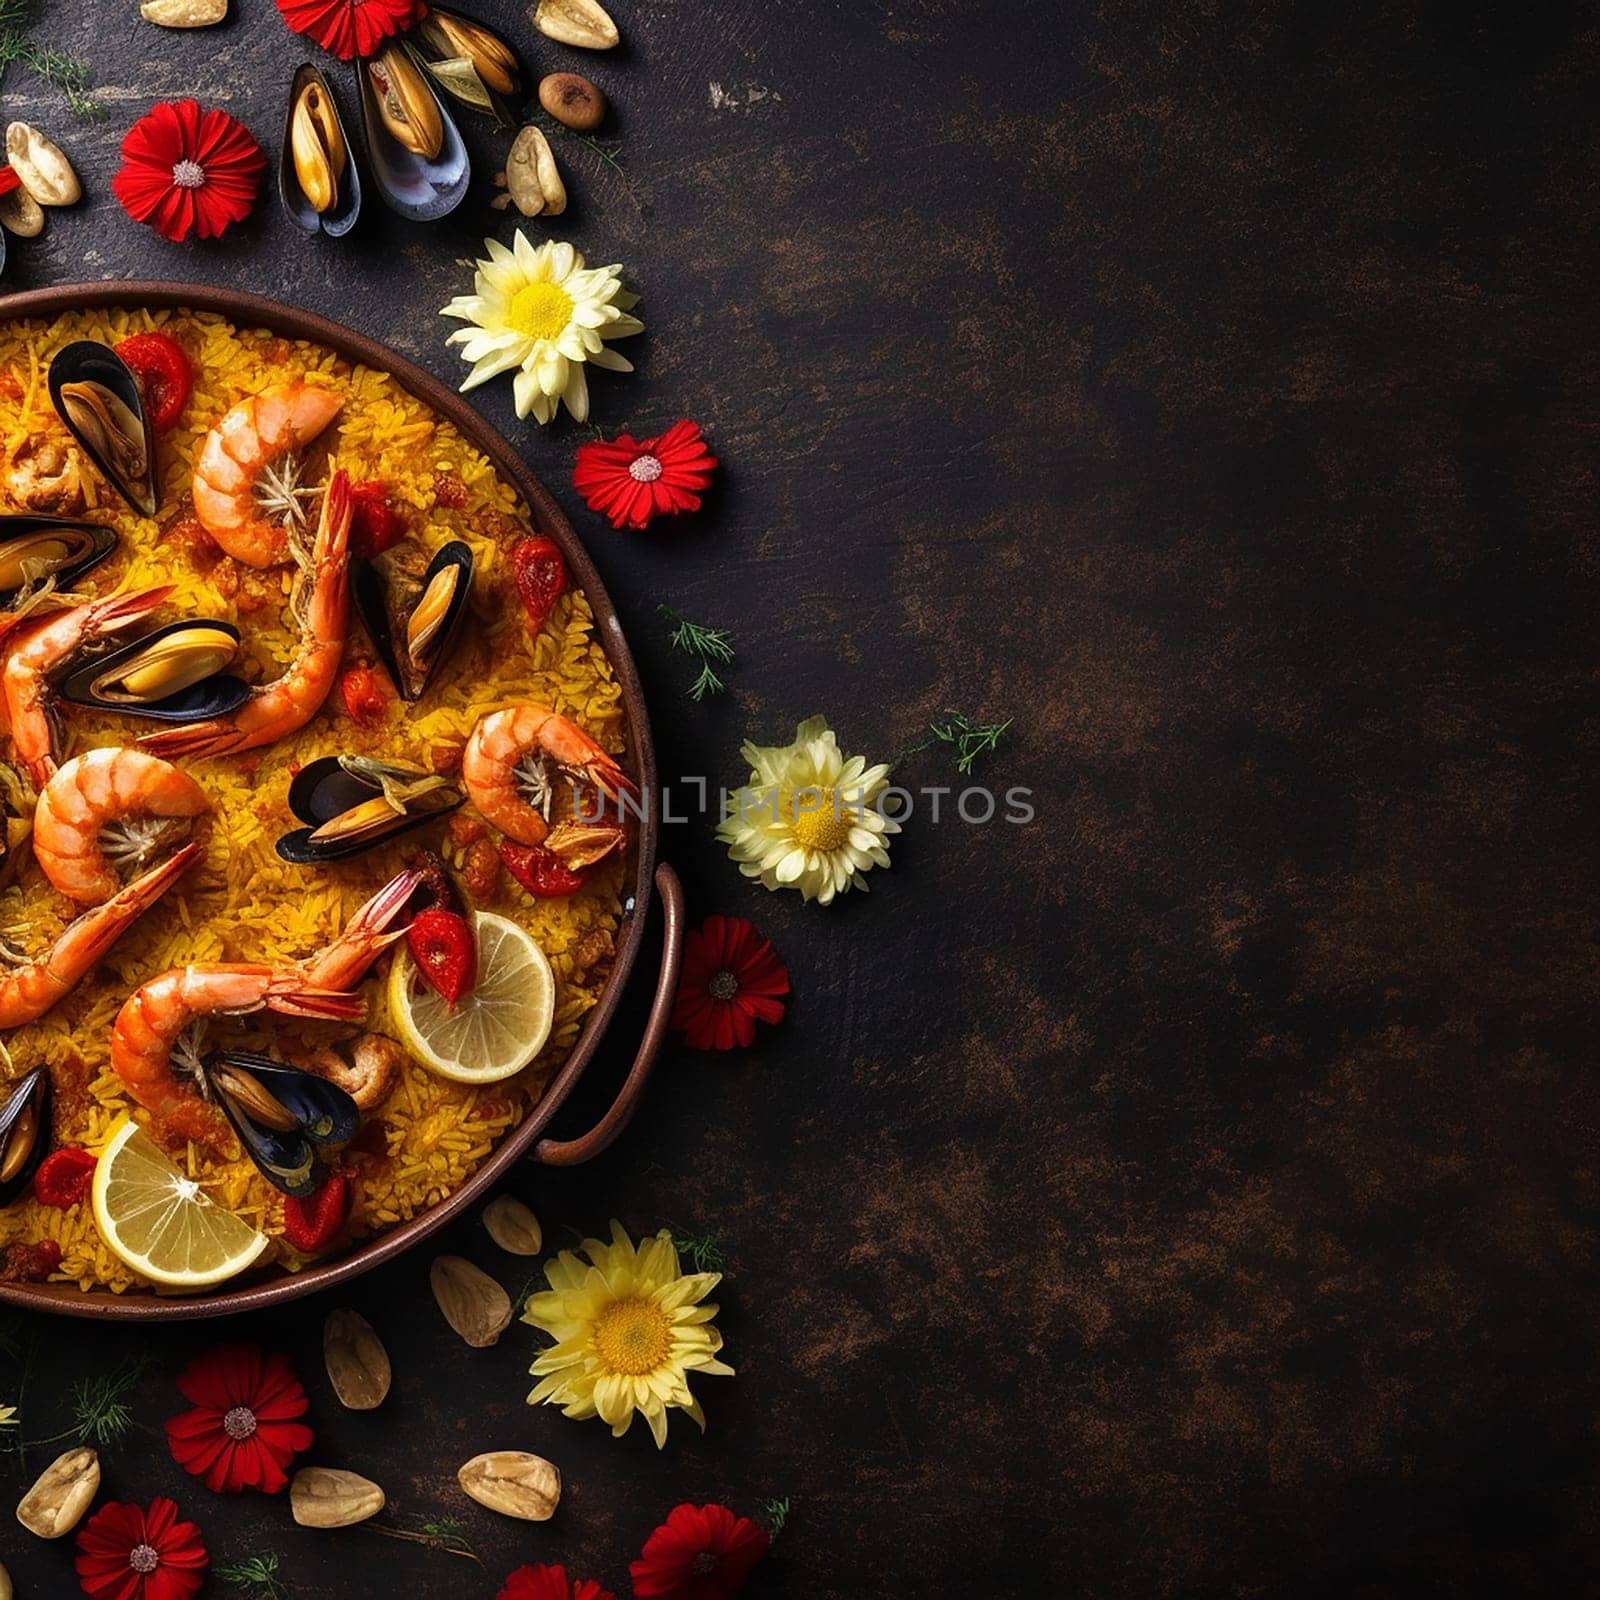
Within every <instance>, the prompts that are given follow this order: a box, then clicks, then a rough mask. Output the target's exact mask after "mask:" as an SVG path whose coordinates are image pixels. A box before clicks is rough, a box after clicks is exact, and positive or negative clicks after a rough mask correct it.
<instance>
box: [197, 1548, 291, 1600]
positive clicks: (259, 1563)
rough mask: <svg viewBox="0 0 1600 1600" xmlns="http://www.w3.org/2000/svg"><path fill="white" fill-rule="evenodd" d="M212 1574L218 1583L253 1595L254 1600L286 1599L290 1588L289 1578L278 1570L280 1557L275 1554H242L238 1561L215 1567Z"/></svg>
mask: <svg viewBox="0 0 1600 1600" xmlns="http://www.w3.org/2000/svg"><path fill="white" fill-rule="evenodd" d="M211 1576H212V1577H214V1578H215V1579H216V1580H217V1582H218V1583H225V1584H227V1585H228V1586H229V1587H230V1588H233V1589H240V1590H242V1591H243V1592H244V1593H245V1594H248V1595H252V1596H253V1597H254V1600H284V1596H286V1595H287V1594H288V1593H289V1589H290V1584H289V1582H288V1580H287V1579H286V1578H285V1577H283V1575H282V1574H281V1573H280V1572H279V1571H278V1558H277V1557H276V1556H273V1555H264V1556H241V1557H240V1558H239V1559H238V1560H237V1561H227V1562H224V1563H223V1564H222V1565H221V1566H220V1567H213V1568H212V1569H211Z"/></svg>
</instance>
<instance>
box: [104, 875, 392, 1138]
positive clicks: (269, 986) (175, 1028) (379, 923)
mask: <svg viewBox="0 0 1600 1600" xmlns="http://www.w3.org/2000/svg"><path fill="white" fill-rule="evenodd" d="M416 886H417V875H416V874H415V873H413V872H402V873H401V874H400V875H399V877H397V878H395V879H393V880H391V881H390V882H389V883H387V884H386V885H385V886H384V887H383V888H382V889H380V890H379V891H378V892H377V893H376V894H375V895H373V897H372V898H371V899H370V900H368V901H367V903H366V904H365V905H364V906H362V908H361V909H360V910H359V911H358V912H356V914H355V916H354V917H352V918H351V919H350V922H349V923H348V925H347V926H346V927H345V930H344V932H343V933H342V934H340V936H339V937H338V938H337V939H335V940H334V942H333V943H332V944H331V945H329V946H328V948H327V949H326V950H324V951H322V952H321V953H320V954H319V955H317V956H313V957H312V958H311V959H310V960H309V961H306V962H303V963H301V964H300V965H298V966H292V967H270V966H262V965H250V964H240V963H209V964H202V965H198V966H189V967H174V968H172V969H171V970H170V971H168V972H163V973H162V974H161V976H160V977H158V978H152V979H151V980H150V982H149V983H147V984H144V985H143V986H142V987H141V988H139V989H138V990H136V991H135V992H134V993H133V994H132V995H131V996H130V997H129V998H128V1000H127V1002H126V1003H125V1004H124V1005H123V1007H122V1010H121V1011H120V1012H119V1013H118V1015H117V1020H116V1023H115V1025H114V1026H113V1028H112V1030H111V1066H112V1069H113V1070H114V1071H115V1072H116V1074H117V1076H118V1077H119V1078H121V1079H122V1081H123V1083H124V1084H125V1085H126V1086H127V1090H128V1093H129V1094H131V1095H132V1096H133V1098H134V1099H135V1100H137V1101H138V1102H139V1104H140V1105H142V1106H145V1107H146V1108H147V1109H149V1110H150V1111H153V1112H154V1113H155V1115H156V1118H157V1120H158V1121H159V1122H160V1123H161V1124H162V1125H163V1126H164V1127H167V1128H169V1129H171V1130H172V1131H173V1132H176V1133H179V1134H182V1135H183V1137H184V1138H186V1139H202V1140H204V1141H206V1142H207V1143H215V1142H216V1141H217V1140H218V1139H219V1138H222V1137H224V1136H225V1134H226V1122H225V1119H224V1118H223V1117H222V1114H221V1113H220V1112H219V1111H218V1110H217V1108H216V1107H215V1106H213V1105H210V1104H209V1103H207V1102H206V1101H205V1100H204V1099H202V1098H201V1095H200V1090H199V1085H198V1081H197V1079H196V1077H195V1075H194V1073H193V1072H192V1071H186V1072H185V1074H184V1075H183V1076H180V1072H179V1067H178V1064H177V1063H176V1062H175V1061H174V1059H173V1056H174V1052H175V1051H177V1052H178V1053H179V1054H180V1055H187V1056H190V1057H193V1056H194V1055H195V1054H197V1052H196V1050H195V1048H194V1045H193V1042H192V1037H191V1038H189V1039H186V1038H185V1035H186V1034H188V1033H189V1031H190V1030H191V1029H192V1028H193V1027H194V1026H195V1025H196V1024H198V1023H203V1022H204V1021H205V1019H206V1018H207V1017H212V1016H222V1015H231V1016H237V1015H242V1014H244V1013H247V1012H251V1011H261V1010H268V1011H277V1012H280V1013H282V1014H283V1015H284V1016H290V1017H317V1018H324V1019H327V1020H330V1021H336V1022H352V1021H360V1020H361V1018H362V1017H364V1016H365V1015H366V1002H365V1001H363V1000H362V999H360V998H359V997H358V996H356V995H352V994H346V993H343V992H341V991H342V990H344V989H346V988H348V987H349V986H350V985H352V984H355V983H357V982H359V981H360V979H361V977H362V976H363V975H364V974H365V972H366V970H367V968H368V967H370V966H371V965H372V963H373V962H374V961H376V960H377V958H378V957H379V956H380V955H381V954H382V953H383V952H384V950H386V949H387V948H388V946H389V945H390V944H391V943H392V942H393V941H394V939H396V938H398V937H399V935H398V934H395V933H390V932H389V931H388V929H389V925H390V924H391V923H392V922H393V921H394V920H395V918H396V917H398V916H399V915H400V913H401V912H402V911H403V910H404V909H405V906H406V902H407V901H408V900H409V899H410V898H411V894H412V891H413V890H414V889H415V888H416ZM186 1079H187V1081H186Z"/></svg>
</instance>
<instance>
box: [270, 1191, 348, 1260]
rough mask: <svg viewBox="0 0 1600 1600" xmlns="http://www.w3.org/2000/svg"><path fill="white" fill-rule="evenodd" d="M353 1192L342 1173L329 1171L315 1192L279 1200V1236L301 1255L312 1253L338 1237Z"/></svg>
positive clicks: (325, 1246)
mask: <svg viewBox="0 0 1600 1600" xmlns="http://www.w3.org/2000/svg"><path fill="white" fill-rule="evenodd" d="M354 1198H355V1193H354V1191H353V1190H352V1189H351V1187H350V1178H349V1176H348V1174H346V1173H344V1172H330V1173H329V1174H328V1176H327V1178H326V1180H325V1181H324V1182H323V1185H322V1187H321V1188H320V1189H318V1190H317V1191H316V1193H315V1194H308V1195H307V1196H306V1197H305V1199H303V1200H298V1199H296V1198H295V1197H294V1196H293V1195H290V1196H289V1197H288V1198H287V1199H286V1200H285V1201H284V1202H283V1237H284V1239H285V1240H286V1241H287V1242H288V1243H289V1244H291V1245H292V1246H293V1247H294V1248H295V1249H296V1250H298V1251H299V1252H300V1254H301V1255H303V1256H309V1255H315V1254H316V1252H317V1251H319V1250H326V1249H327V1247H328V1246H329V1245H330V1244H332V1243H333V1241H334V1240H335V1239H337V1238H338V1237H339V1232H340V1230H341V1229H342V1228H343V1227H344V1223H345V1218H346V1217H348V1216H349V1215H350V1203H351V1201H352V1200H353V1199H354Z"/></svg>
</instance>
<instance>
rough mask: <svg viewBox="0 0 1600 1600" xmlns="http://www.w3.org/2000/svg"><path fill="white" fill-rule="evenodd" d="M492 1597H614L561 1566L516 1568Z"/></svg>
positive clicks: (552, 1599)
mask: <svg viewBox="0 0 1600 1600" xmlns="http://www.w3.org/2000/svg"><path fill="white" fill-rule="evenodd" d="M495 1600H616V1596H615V1595H613V1594H612V1592H611V1591H610V1590H609V1589H602V1588H601V1587H600V1585H599V1584H598V1583H596V1582H595V1581H594V1579H593V1578H579V1579H578V1580H577V1581H576V1582H574V1581H573V1579H571V1578H569V1577H568V1576H567V1569H566V1568H565V1567H518V1568H517V1570H516V1571H515V1572H513V1573H512V1574H511V1576H510V1577H509V1578H507V1579H506V1584H505V1588H503V1589H502V1590H501V1591H500V1593H499V1594H498V1595H496V1596H495Z"/></svg>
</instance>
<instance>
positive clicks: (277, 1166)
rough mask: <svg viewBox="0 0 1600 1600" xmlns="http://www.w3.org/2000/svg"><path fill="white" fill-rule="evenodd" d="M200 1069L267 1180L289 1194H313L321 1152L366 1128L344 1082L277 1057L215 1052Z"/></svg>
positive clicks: (207, 1088)
mask: <svg viewBox="0 0 1600 1600" xmlns="http://www.w3.org/2000/svg"><path fill="white" fill-rule="evenodd" d="M200 1074H201V1080H202V1082H203V1084H204V1087H205V1093H206V1095H207V1097H208V1098H210V1099H211V1100H214V1101H215V1102H216V1103H217V1105H219V1106H221V1107H222V1112H223V1115H224V1116H226V1117H227V1119H228V1121H229V1123H230V1124H231V1125H232V1127H233V1131H234V1132H235V1133H236V1134H237V1135H238V1136H239V1143H240V1144H242V1145H243V1146H244V1148H245V1153H246V1154H247V1155H248V1156H249V1157H250V1159H251V1160H252V1161H253V1162H254V1163H255V1164H256V1168H257V1170H258V1171H259V1172H260V1173H261V1175H262V1177H264V1178H265V1179H266V1180H267V1182H268V1183H270V1184H272V1185H273V1186H274V1187H275V1188H278V1189H281V1190H282V1191H283V1192H284V1193H285V1194H288V1195H296V1196H304V1195H308V1194H312V1193H314V1192H315V1191H316V1189H317V1188H318V1186H319V1185H320V1184H321V1181H322V1176H321V1174H320V1172H319V1171H318V1170H317V1167H318V1159H317V1158H318V1154H319V1152H320V1151H322V1150H324V1149H326V1148H328V1147H330V1146H337V1145H342V1144H345V1143H348V1141H349V1140H351V1139H353V1138H354V1137H355V1135H356V1131H357V1129H359V1128H360V1126H361V1112H360V1110H359V1108H358V1107H357V1106H356V1103H355V1101H354V1100H353V1099H351V1097H350V1095H349V1094H348V1093H347V1092H346V1091H345V1090H343V1089H341V1088H340V1087H339V1086H338V1084H336V1083H329V1082H328V1080H327V1079H326V1078H319V1077H318V1076H317V1074H316V1073H314V1072H306V1071H304V1070H303V1069H302V1068H300V1067H293V1066H290V1065H289V1064H288V1063H287V1062H284V1061H275V1060H274V1059H273V1058H272V1057H271V1056H264V1055H257V1054H255V1053H254V1052H251V1051H247V1050H226V1051H213V1052H211V1053H210V1054H209V1055H207V1056H206V1057H205V1058H204V1060H202V1061H201V1063H200Z"/></svg>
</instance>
